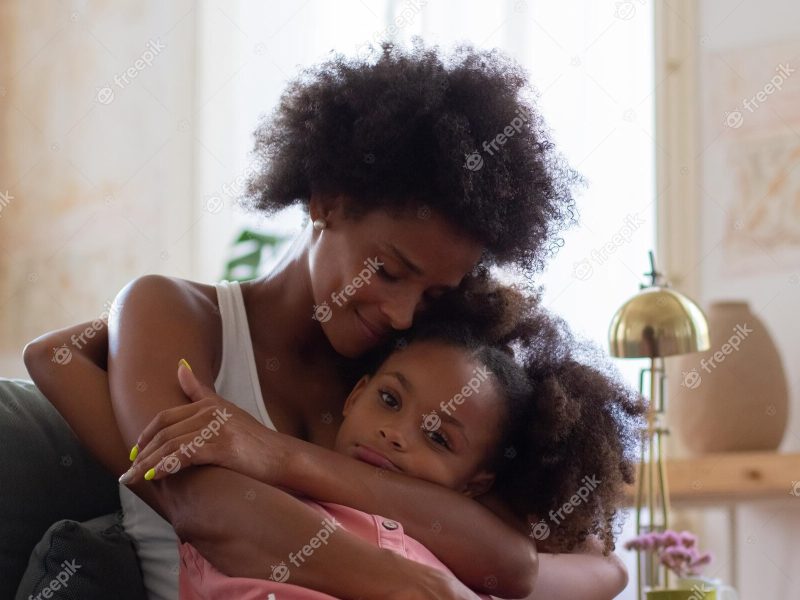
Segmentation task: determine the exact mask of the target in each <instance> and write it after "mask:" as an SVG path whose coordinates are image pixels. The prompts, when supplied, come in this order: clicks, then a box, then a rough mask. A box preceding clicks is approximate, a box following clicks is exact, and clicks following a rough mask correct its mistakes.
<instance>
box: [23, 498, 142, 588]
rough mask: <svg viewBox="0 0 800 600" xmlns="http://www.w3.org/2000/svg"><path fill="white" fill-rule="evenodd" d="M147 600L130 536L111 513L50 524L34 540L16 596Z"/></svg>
mask: <svg viewBox="0 0 800 600" xmlns="http://www.w3.org/2000/svg"><path fill="white" fill-rule="evenodd" d="M31 598H35V599H40V598H53V599H62V600H106V599H108V598H114V599H115V600H145V598H146V594H145V591H144V584H143V582H142V574H141V571H140V570H139V563H138V561H137V558H136V550H135V549H134V545H133V541H132V540H131V539H130V537H129V536H128V535H127V534H126V533H125V531H124V529H123V527H122V521H121V515H120V514H119V513H114V514H110V515H105V516H103V517H98V518H96V519H93V520H91V521H89V522H87V523H78V522H76V521H71V520H69V519H64V520H62V521H58V522H56V523H54V524H53V525H52V526H51V527H50V528H49V529H48V530H47V532H46V533H45V534H44V536H43V537H42V539H41V541H40V542H39V543H38V544H36V548H34V550H33V553H32V554H31V557H30V561H29V562H28V568H27V570H26V571H25V574H24V575H23V577H22V581H21V582H20V585H19V589H18V590H17V596H16V600H29V599H31Z"/></svg>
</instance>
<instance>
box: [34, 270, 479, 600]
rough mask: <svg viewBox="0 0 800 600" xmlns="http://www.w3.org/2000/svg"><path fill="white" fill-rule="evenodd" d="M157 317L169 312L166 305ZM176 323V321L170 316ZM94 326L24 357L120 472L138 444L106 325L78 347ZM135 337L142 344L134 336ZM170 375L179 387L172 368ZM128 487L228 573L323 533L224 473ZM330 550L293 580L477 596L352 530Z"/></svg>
mask: <svg viewBox="0 0 800 600" xmlns="http://www.w3.org/2000/svg"><path fill="white" fill-rule="evenodd" d="M146 279H147V278H146ZM139 281H140V282H141V280H139ZM146 284H147V285H146V286H134V287H136V288H137V289H130V286H129V288H128V294H127V298H126V299H127V300H128V302H127V306H128V308H127V309H126V311H125V312H127V316H128V317H131V316H132V315H131V313H133V312H136V311H137V309H138V310H142V309H144V307H147V310H152V309H154V308H156V307H154V306H153V305H152V302H153V301H154V299H153V297H152V296H150V295H149V294H146V293H143V292H153V291H157V292H163V289H162V287H163V286H165V285H166V282H165V281H163V278H158V279H157V280H155V281H153V280H152V278H151V280H149V281H146ZM141 287H145V288H149V289H144V290H142V289H141ZM152 287H156V288H157V289H156V290H153V289H152ZM167 287H168V286H167ZM172 291H173V292H175V290H174V289H173V290H172ZM134 292H135V293H134ZM142 295H144V296H145V298H141V297H140V296H142ZM118 299H119V298H118ZM180 301H181V298H180V297H179V296H175V295H173V296H172V297H171V298H169V299H168V300H167V303H168V304H169V305H170V308H171V309H173V310H175V309H177V308H178V307H179V306H180ZM159 313H160V314H161V315H164V316H166V314H167V312H165V311H164V310H162V309H159ZM177 314H180V311H178V313H177ZM139 316H141V317H143V318H142V319H141V322H140V325H139V326H137V327H140V328H141V331H142V332H143V334H144V335H145V337H147V338H148V341H150V340H158V339H159V335H158V334H159V333H161V334H164V335H165V336H166V339H168V340H172V339H173V338H172V337H170V335H172V334H177V333H178V332H177V331H175V330H174V329H173V330H170V331H168V330H167V329H166V327H167V326H166V324H165V323H163V322H161V323H158V324H157V325H158V327H156V328H155V329H153V328H152V324H151V325H150V327H149V328H148V325H147V317H148V316H149V315H142V314H141V313H140V314H139ZM126 318H127V317H126ZM176 320H179V319H173V321H176ZM128 324H130V323H128ZM90 325H91V324H83V325H78V326H75V327H72V328H68V329H65V330H60V331H57V332H53V333H50V334H46V335H44V336H41V337H40V338H38V339H37V340H35V341H34V342H31V343H30V344H28V345H27V346H26V348H25V351H24V360H25V363H26V366H27V367H28V369H29V372H30V374H31V377H32V378H33V380H34V382H35V383H37V385H38V386H39V387H40V389H41V391H42V392H43V393H44V394H45V395H46V396H47V397H48V399H50V401H51V402H52V403H53V404H54V405H55V407H56V409H57V410H59V412H60V413H61V414H62V415H63V416H64V418H65V419H66V420H67V422H68V423H69V424H70V426H71V427H72V428H73V430H74V431H75V432H76V434H77V435H78V436H79V438H80V439H81V440H82V441H83V442H84V443H85V445H86V446H87V447H88V448H89V450H90V451H91V452H93V453H95V456H96V457H97V458H98V459H100V461H101V462H102V464H103V465H104V466H105V467H106V468H108V469H109V470H111V471H112V472H114V473H116V474H117V475H119V474H121V473H122V472H124V471H125V470H126V469H127V468H128V466H129V465H130V462H129V460H128V453H129V448H130V445H129V444H132V442H130V441H126V440H125V438H124V435H122V434H121V433H120V431H119V429H118V427H117V422H116V421H115V415H114V412H113V411H112V409H111V405H112V402H111V397H110V394H109V385H108V377H107V373H106V372H105V371H104V370H103V368H102V365H103V364H104V363H105V351H106V348H104V345H105V344H106V343H107V339H108V337H107V335H108V334H107V330H106V329H105V328H104V327H103V328H100V329H97V330H95V333H94V335H93V337H92V338H88V337H86V336H84V339H83V340H78V341H77V342H76V341H74V340H75V338H74V337H73V334H76V335H80V333H82V332H84V331H85V330H86V328H87V327H88V326H90ZM172 325H173V327H174V322H173V324H172ZM159 327H160V328H159ZM178 339H179V340H180V342H179V345H180V347H181V348H185V347H187V346H185V345H184V344H187V343H189V341H188V340H186V339H184V338H182V337H181V336H180V335H179V336H178ZM129 341H130V342H131V343H132V344H135V343H137V340H134V339H129ZM64 345H66V346H67V349H68V350H69V351H70V353H71V356H70V360H69V361H66V360H65V359H64V353H63V350H62V351H61V353H60V354H59V357H60V360H59V361H58V362H54V361H53V360H52V359H53V358H54V352H53V348H58V347H62V346H64ZM166 345H167V344H166V343H165V344H164V345H161V344H158V345H156V346H155V347H150V346H151V344H147V345H146V346H148V347H147V348H146V349H141V351H142V352H143V353H145V354H148V356H154V357H155V358H156V359H162V360H163V358H164V357H163V355H161V354H160V351H161V350H163V348H164V347H165V346H166ZM156 348H158V350H156ZM175 360H177V359H175ZM193 360H197V358H196V357H195V358H193ZM170 362H171V363H172V361H170ZM98 363H99V364H98ZM112 368H113V365H112ZM135 372H136V373H137V374H138V375H139V377H137V378H136V379H135V381H134V382H132V384H131V386H130V387H131V389H132V390H134V391H135V392H136V394H138V395H139V398H141V397H142V396H144V395H148V396H149V394H148V392H150V394H154V395H157V396H159V397H161V396H162V395H163V396H164V397H167V398H168V397H169V386H164V385H163V384H162V383H161V382H159V381H158V379H157V378H153V377H145V376H143V375H144V371H138V370H136V371H135ZM169 372H170V375H171V377H170V380H171V381H172V382H174V370H173V368H172V366H171V367H170V368H169ZM174 385H175V384H174V383H173V384H172V386H173V387H174ZM179 391H180V390H179ZM175 402H176V403H180V402H185V398H184V396H183V395H182V393H180V394H178V395H177V396H175ZM132 404H134V405H136V402H132ZM145 418H146V417H145ZM131 488H132V490H133V491H134V492H135V493H137V494H138V495H140V497H142V498H143V499H144V500H145V501H147V502H148V503H149V504H150V505H151V506H152V507H153V508H154V509H156V510H158V511H159V512H160V514H162V516H164V517H165V518H166V519H168V520H169V521H170V522H171V523H172V524H173V526H174V527H175V529H176V531H177V533H178V535H179V537H181V539H183V540H185V541H190V542H192V543H193V544H194V545H195V546H196V547H197V548H198V549H199V550H200V551H201V552H202V553H203V555H204V556H205V557H206V558H208V559H209V560H210V561H211V563H212V564H214V565H215V566H216V567H217V568H218V569H220V570H221V571H222V572H224V573H227V574H228V575H232V576H247V577H256V578H261V579H266V578H268V577H269V576H270V574H271V565H278V564H280V562H281V561H283V562H285V563H288V562H289V561H290V560H291V559H290V556H291V555H290V552H291V553H293V554H295V555H296V554H297V553H298V552H299V551H300V550H301V549H302V548H303V547H304V546H305V545H306V544H307V543H308V542H309V540H310V539H311V538H312V537H313V536H314V535H315V534H316V533H317V532H318V531H319V529H320V519H319V513H317V512H316V511H314V510H313V509H312V508H310V507H308V506H307V505H305V504H304V503H302V502H300V501H299V500H298V499H297V498H294V497H292V496H290V495H288V494H286V493H285V492H282V491H281V490H278V489H276V488H273V487H271V486H268V485H265V484H262V483H259V482H257V481H254V480H252V479H250V478H248V477H246V476H243V475H241V474H239V473H234V472H232V471H229V470H227V469H222V468H218V467H204V468H201V469H193V470H192V472H187V473H180V474H178V475H176V476H175V477H174V478H172V481H171V482H169V483H168V484H167V485H154V482H145V481H142V482H140V483H137V484H135V485H132V486H131ZM265 515H266V517H265ZM270 517H272V518H270ZM325 550H327V551H323V550H320V551H319V552H318V553H317V559H312V558H307V559H306V561H305V563H303V564H302V568H298V569H293V571H292V576H291V581H292V582H293V583H295V584H297V585H301V586H304V587H309V588H312V589H318V590H320V591H324V592H327V593H329V594H331V595H336V596H337V597H342V598H396V599H397V600H401V599H404V598H406V597H408V596H407V594H409V593H411V594H414V595H413V596H411V597H413V598H426V599H427V598H430V599H431V600H432V599H434V598H451V599H453V600H455V599H456V598H459V599H461V598H474V594H472V593H471V592H470V591H469V590H467V589H466V588H465V587H464V586H463V585H462V584H461V583H460V582H458V581H457V580H456V579H455V578H453V577H451V576H449V575H445V574H444V573H441V572H438V571H435V570H434V569H432V568H430V567H427V566H424V565H420V564H418V563H415V562H413V561H409V560H407V559H403V558H402V557H400V556H398V555H396V554H395V553H393V552H391V551H389V550H383V549H380V548H376V547H375V546H374V544H370V543H367V542H365V541H364V540H361V539H359V538H357V537H355V536H353V535H352V534H350V533H349V532H346V531H337V532H336V535H335V536H331V538H330V540H329V542H328V544H327V545H326V547H325ZM342 573H347V574H348V575H347V577H342Z"/></svg>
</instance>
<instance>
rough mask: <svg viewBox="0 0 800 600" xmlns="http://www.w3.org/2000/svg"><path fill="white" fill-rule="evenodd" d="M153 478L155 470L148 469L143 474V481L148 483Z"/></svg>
mask: <svg viewBox="0 0 800 600" xmlns="http://www.w3.org/2000/svg"><path fill="white" fill-rule="evenodd" d="M155 476H156V470H155V469H150V470H149V471H148V472H147V473H145V474H144V478H145V481H150V480H151V479H152V478H153V477H155Z"/></svg>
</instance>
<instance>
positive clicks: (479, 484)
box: [461, 470, 494, 498]
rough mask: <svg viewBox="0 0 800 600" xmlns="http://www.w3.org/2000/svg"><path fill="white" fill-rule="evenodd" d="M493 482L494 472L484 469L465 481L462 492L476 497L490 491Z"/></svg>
mask: <svg viewBox="0 0 800 600" xmlns="http://www.w3.org/2000/svg"><path fill="white" fill-rule="evenodd" d="M493 483H494V473H492V472H491V471H485V470H484V471H481V472H480V473H477V474H476V475H475V476H474V477H473V478H472V479H470V480H469V481H468V482H467V483H465V484H464V486H463V487H462V488H461V493H462V494H464V495H465V496H467V497H468V498H475V497H476V496H480V495H482V494H485V493H486V492H488V491H489V489H490V488H491V487H492V484H493Z"/></svg>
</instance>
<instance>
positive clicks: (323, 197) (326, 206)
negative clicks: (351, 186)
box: [308, 192, 342, 223]
mask: <svg viewBox="0 0 800 600" xmlns="http://www.w3.org/2000/svg"><path fill="white" fill-rule="evenodd" d="M341 202H342V201H341V198H340V196H338V195H333V194H324V193H319V192H312V193H311V196H310V198H309V200H308V216H309V217H310V218H311V222H312V223H313V222H314V221H316V220H317V219H324V220H325V221H330V217H331V214H332V213H333V212H334V211H335V210H336V209H337V207H339V205H340V204H341Z"/></svg>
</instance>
